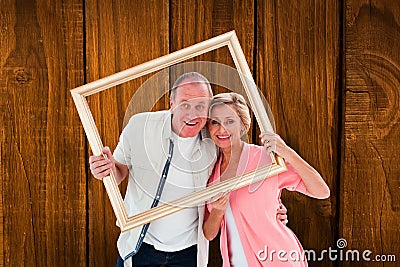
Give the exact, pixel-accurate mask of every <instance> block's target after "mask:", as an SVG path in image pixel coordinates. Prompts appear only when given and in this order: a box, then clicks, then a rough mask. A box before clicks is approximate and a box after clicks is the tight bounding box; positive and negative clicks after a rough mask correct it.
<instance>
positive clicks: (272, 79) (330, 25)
mask: <svg viewBox="0 0 400 267" xmlns="http://www.w3.org/2000/svg"><path fill="white" fill-rule="evenodd" d="M257 4H258V5H257V10H258V13H257V49H256V50H257V60H256V66H257V69H256V77H257V81H256V83H257V84H258V85H259V86H260V89H261V91H262V92H263V93H264V95H265V96H266V97H267V99H268V102H269V103H270V105H271V109H272V113H273V114H274V117H275V123H276V132H277V133H278V134H279V135H280V136H281V137H282V138H283V139H284V140H285V141H286V143H287V144H288V145H289V146H291V147H292V148H293V149H294V150H296V151H297V152H298V153H299V154H300V155H301V156H302V157H303V158H304V159H305V160H306V161H307V162H309V163H310V164H311V165H312V166H314V167H315V168H316V169H317V170H318V171H319V172H320V173H321V175H322V176H323V177H324V179H325V181H327V183H328V185H329V187H330V189H331V197H330V199H328V200H315V199H311V198H308V197H305V196H303V195H300V194H299V193H292V192H284V194H283V202H284V204H285V205H286V206H287V208H288V210H289V212H288V215H289V225H288V226H289V227H290V228H292V229H293V230H294V232H295V233H296V235H297V236H298V238H299V240H300V242H301V243H302V244H303V246H304V247H305V248H308V249H315V250H316V251H321V250H323V249H327V248H328V246H330V245H332V243H333V241H334V238H335V234H334V233H335V231H336V215H335V207H336V197H337V196H336V193H335V192H336V190H337V183H338V181H339V173H338V169H337V164H338V155H339V154H338V149H339V142H338V134H339V132H338V131H339V123H338V119H339V118H338V111H339V110H338V109H339V104H338V102H339V86H340V84H339V76H338V75H339V73H338V70H339V68H340V65H339V64H340V60H339V58H340V54H339V48H340V43H339V38H340V27H339V26H340V21H339V19H340V17H339V14H340V6H339V3H338V1H333V0H330V1H311V0H307V1H257ZM321 264H324V266H332V262H329V261H327V260H325V261H323V262H310V266H321Z"/></svg>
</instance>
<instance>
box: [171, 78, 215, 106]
mask: <svg viewBox="0 0 400 267" xmlns="http://www.w3.org/2000/svg"><path fill="white" fill-rule="evenodd" d="M184 80H186V81H185V83H183V84H190V83H204V84H206V85H207V88H208V91H209V93H210V97H212V96H213V92H212V89H211V85H210V82H209V81H208V80H207V78H206V77H204V76H203V75H201V74H200V73H198V72H195V71H193V72H187V73H184V74H182V75H181V76H179V77H178V79H176V81H175V82H174V85H173V86H172V88H171V90H170V91H169V98H172V99H173V98H174V96H175V93H176V88H178V87H179V86H180V85H183V84H182V82H183V81H184Z"/></svg>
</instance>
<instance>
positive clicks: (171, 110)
mask: <svg viewBox="0 0 400 267" xmlns="http://www.w3.org/2000/svg"><path fill="white" fill-rule="evenodd" d="M173 109H174V101H173V100H172V98H170V99H169V112H171V114H174V112H173Z"/></svg>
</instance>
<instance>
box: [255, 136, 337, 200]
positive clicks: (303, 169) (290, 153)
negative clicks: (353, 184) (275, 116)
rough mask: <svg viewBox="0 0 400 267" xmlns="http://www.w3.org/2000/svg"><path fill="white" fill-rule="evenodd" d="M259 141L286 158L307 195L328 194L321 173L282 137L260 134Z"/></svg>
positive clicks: (318, 196)
mask: <svg viewBox="0 0 400 267" xmlns="http://www.w3.org/2000/svg"><path fill="white" fill-rule="evenodd" d="M260 137H261V142H262V143H263V144H264V146H265V147H266V149H267V152H268V153H270V152H274V153H276V154H278V155H279V156H281V157H282V158H284V159H285V160H287V161H288V162H289V163H290V164H291V165H292V166H293V168H294V169H295V170H296V172H297V173H298V174H299V175H300V177H301V179H302V180H303V182H304V185H305V186H306V189H307V193H306V194H307V195H308V196H311V197H314V198H318V199H324V198H328V197H329V195H330V190H329V187H328V185H327V184H326V183H325V181H324V179H323V178H322V177H321V175H320V174H319V173H318V172H317V171H316V170H315V169H314V168H313V167H312V166H311V165H310V164H308V163H307V162H306V161H305V160H304V159H303V158H302V157H300V156H299V155H298V154H297V153H296V151H294V150H293V149H292V148H290V147H289V146H288V145H286V143H285V142H284V141H283V140H282V138H281V137H280V136H279V135H277V134H274V133H265V134H261V135H260Z"/></svg>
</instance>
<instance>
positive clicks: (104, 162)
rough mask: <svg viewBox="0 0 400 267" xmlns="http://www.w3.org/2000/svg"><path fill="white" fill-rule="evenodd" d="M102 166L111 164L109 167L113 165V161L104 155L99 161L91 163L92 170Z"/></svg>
mask: <svg viewBox="0 0 400 267" xmlns="http://www.w3.org/2000/svg"><path fill="white" fill-rule="evenodd" d="M102 166H109V167H111V161H110V160H109V159H104V158H103V157H102V160H98V161H95V162H94V163H91V164H90V169H91V170H92V171H94V170H96V169H97V168H99V167H102Z"/></svg>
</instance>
